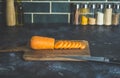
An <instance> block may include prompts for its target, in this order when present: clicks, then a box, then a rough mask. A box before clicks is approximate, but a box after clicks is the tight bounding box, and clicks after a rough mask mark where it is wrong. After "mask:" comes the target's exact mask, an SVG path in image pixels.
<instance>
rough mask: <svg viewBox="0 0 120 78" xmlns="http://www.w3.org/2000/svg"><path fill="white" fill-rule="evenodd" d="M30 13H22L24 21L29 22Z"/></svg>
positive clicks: (30, 18)
mask: <svg viewBox="0 0 120 78" xmlns="http://www.w3.org/2000/svg"><path fill="white" fill-rule="evenodd" d="M31 20H32V17H31V14H24V23H31Z"/></svg>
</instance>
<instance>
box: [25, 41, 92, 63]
mask: <svg viewBox="0 0 120 78" xmlns="http://www.w3.org/2000/svg"><path fill="white" fill-rule="evenodd" d="M79 41H83V42H85V43H86V45H87V47H86V48H85V49H83V50H81V49H55V50H37V51H36V50H26V51H25V53H24V55H23V58H24V59H25V60H27V61H81V60H77V59H72V58H63V57H62V56H71V55H72V56H78V55H79V56H90V49H89V44H88V41H85V40H79Z"/></svg>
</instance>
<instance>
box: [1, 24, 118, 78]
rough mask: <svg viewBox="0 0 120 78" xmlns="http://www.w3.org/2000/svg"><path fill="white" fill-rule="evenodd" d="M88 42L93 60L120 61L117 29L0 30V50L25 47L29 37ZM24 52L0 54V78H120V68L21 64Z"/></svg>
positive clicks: (58, 26)
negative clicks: (108, 58) (96, 58)
mask: <svg viewBox="0 0 120 78" xmlns="http://www.w3.org/2000/svg"><path fill="white" fill-rule="evenodd" d="M33 35H41V36H48V37H54V38H56V39H70V40H88V41H89V46H90V52H91V55H92V56H104V57H114V58H119V57H120V27H119V26H118V27H115V26H110V27H105V26H84V27H82V26H73V25H68V24H46V25H43V24H26V25H25V26H22V27H6V26H2V27H1V28H0V50H1V49H6V48H14V47H17V46H22V45H27V43H28V41H29V40H30V38H31V36H33ZM22 55H23V52H17V53H14V52H11V53H9V52H8V53H0V78H10V77H13V78H120V65H118V64H108V63H100V62H62V61H44V62H43V61H35V62H33V61H24V60H23V59H22Z"/></svg>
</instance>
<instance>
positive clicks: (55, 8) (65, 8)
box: [52, 2, 70, 12]
mask: <svg viewBox="0 0 120 78" xmlns="http://www.w3.org/2000/svg"><path fill="white" fill-rule="evenodd" d="M52 12H70V4H69V3H56V2H55V3H52Z"/></svg>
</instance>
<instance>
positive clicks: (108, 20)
mask: <svg viewBox="0 0 120 78" xmlns="http://www.w3.org/2000/svg"><path fill="white" fill-rule="evenodd" d="M104 25H106V26H110V25H112V7H111V4H108V5H107V6H106V8H105V10H104Z"/></svg>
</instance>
